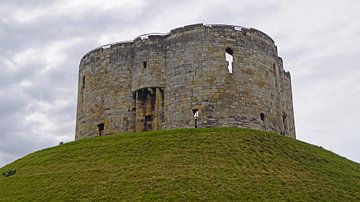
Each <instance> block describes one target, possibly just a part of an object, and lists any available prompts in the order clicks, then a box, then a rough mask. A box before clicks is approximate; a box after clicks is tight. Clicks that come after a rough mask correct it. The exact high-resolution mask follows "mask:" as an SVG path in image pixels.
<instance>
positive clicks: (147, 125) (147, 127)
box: [144, 115, 153, 130]
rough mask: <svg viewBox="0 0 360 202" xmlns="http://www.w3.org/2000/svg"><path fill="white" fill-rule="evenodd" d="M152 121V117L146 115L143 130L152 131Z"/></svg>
mask: <svg viewBox="0 0 360 202" xmlns="http://www.w3.org/2000/svg"><path fill="white" fill-rule="evenodd" d="M152 120H153V116H152V115H146V116H145V127H144V128H145V130H151V129H152V124H151V123H152Z"/></svg>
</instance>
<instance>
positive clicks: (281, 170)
mask: <svg viewBox="0 0 360 202" xmlns="http://www.w3.org/2000/svg"><path fill="white" fill-rule="evenodd" d="M10 169H16V174H15V175H13V176H10V177H4V176H0V201H1V200H4V201H8V200H14V199H17V200H25V201H29V200H42V201H48V200H66V201H68V200H120V199H127V200H147V199H149V200H152V199H165V200H171V199H181V200H210V199H211V200H262V201H263V200H276V201H279V200H290V199H291V200H299V201H301V200H316V201H319V200H321V201H332V200H339V201H351V200H354V201H356V200H360V165H359V164H357V163H354V162H352V161H349V160H347V159H345V158H343V157H340V156H338V155H336V154H334V153H331V152H329V151H326V150H324V149H321V148H319V147H316V146H313V145H309V144H306V143H303V142H300V141H297V140H293V139H290V138H287V137H283V136H280V135H277V134H272V133H266V132H260V131H255V130H250V129H229V128H227V129H179V130H172V131H159V132H143V133H127V134H118V135H112V136H106V137H96V138H90V139H85V140H80V141H75V142H71V143H68V144H64V145H61V146H57V147H53V148H49V149H45V150H41V151H37V152H35V153H32V154H30V155H27V156H25V157H24V158H21V159H19V160H17V161H15V162H13V163H11V164H9V165H7V166H5V167H3V168H1V169H0V173H2V172H4V171H8V170H10Z"/></svg>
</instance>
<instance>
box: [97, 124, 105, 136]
mask: <svg viewBox="0 0 360 202" xmlns="http://www.w3.org/2000/svg"><path fill="white" fill-rule="evenodd" d="M97 127H98V130H99V136H102V135H103V132H104V128H105V124H104V123H100V124H98V125H97Z"/></svg>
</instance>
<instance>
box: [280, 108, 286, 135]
mask: <svg viewBox="0 0 360 202" xmlns="http://www.w3.org/2000/svg"><path fill="white" fill-rule="evenodd" d="M286 117H287V114H286V113H283V116H282V121H283V125H284V130H283V131H282V133H281V134H283V135H285V134H286V132H287V129H288V128H287V124H286V122H287V121H286Z"/></svg>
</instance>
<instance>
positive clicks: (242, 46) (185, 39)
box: [76, 24, 295, 139]
mask: <svg viewBox="0 0 360 202" xmlns="http://www.w3.org/2000/svg"><path fill="white" fill-rule="evenodd" d="M225 53H227V56H229V57H231V58H232V62H228V61H227V60H226V57H225V55H226V54H225ZM229 63H231V64H232V71H231V72H230V71H229V68H228V66H229ZM78 92H79V94H78V108H77V122H76V139H79V138H83V137H86V136H97V135H103V134H111V133H114V132H121V131H143V130H159V129H171V128H194V127H247V128H254V129H260V130H265V131H273V132H277V133H281V134H284V135H287V136H290V137H294V138H295V127H294V115H293V104H292V92H291V78H290V74H289V73H288V72H285V71H284V69H283V64H282V60H281V58H280V57H278V55H277V48H276V46H275V44H274V41H273V40H272V39H271V38H270V37H269V36H267V35H266V34H264V33H263V32H261V31H258V30H255V29H252V28H251V29H247V28H242V27H237V26H230V25H203V24H196V25H189V26H185V27H181V28H177V29H174V30H171V32H170V33H168V34H164V35H147V36H141V37H138V38H136V39H135V40H134V41H131V42H124V43H116V44H112V45H108V46H104V47H100V48H97V49H95V50H92V51H90V52H89V53H87V54H86V55H85V56H84V57H83V58H82V60H81V63H80V68H79V90H78Z"/></svg>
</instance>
